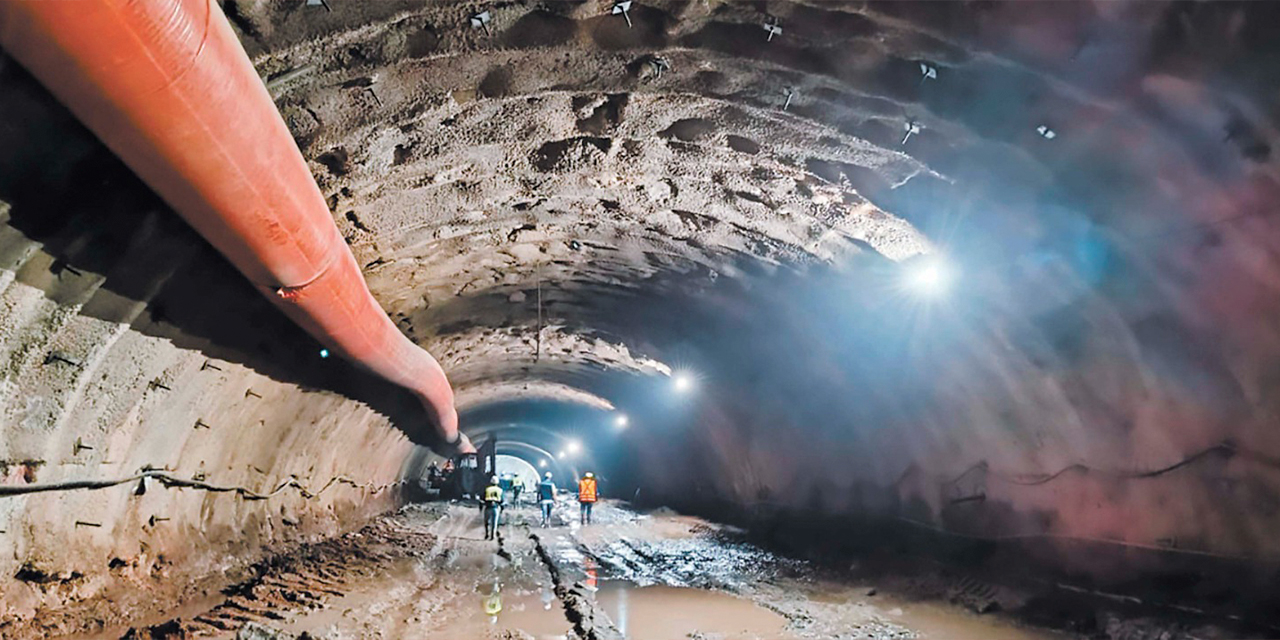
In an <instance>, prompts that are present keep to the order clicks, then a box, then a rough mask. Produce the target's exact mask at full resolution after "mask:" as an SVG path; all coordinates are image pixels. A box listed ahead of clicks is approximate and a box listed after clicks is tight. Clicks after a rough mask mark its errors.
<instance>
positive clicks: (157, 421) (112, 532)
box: [0, 201, 412, 637]
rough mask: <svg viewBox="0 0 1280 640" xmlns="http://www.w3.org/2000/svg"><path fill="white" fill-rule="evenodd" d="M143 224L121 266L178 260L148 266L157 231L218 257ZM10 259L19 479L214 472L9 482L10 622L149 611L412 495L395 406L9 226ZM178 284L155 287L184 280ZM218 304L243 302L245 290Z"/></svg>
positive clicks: (12, 422)
mask: <svg viewBox="0 0 1280 640" xmlns="http://www.w3.org/2000/svg"><path fill="white" fill-rule="evenodd" d="M9 212H10V208H9V205H8V204H6V203H4V202H2V201H0V222H5V223H8V222H10V220H9ZM79 229H80V230H81V234H82V235H89V234H90V233H91V231H97V232H100V229H97V228H95V227H94V226H92V225H84V226H81V227H79ZM134 231H139V232H140V233H141V237H140V238H139V239H138V242H139V243H140V244H139V245H136V246H134V247H132V248H133V249H135V251H133V252H132V257H133V260H131V259H130V258H129V257H128V254H129V253H130V252H128V251H125V252H118V253H119V257H120V261H121V262H122V263H123V264H117V265H116V266H115V268H114V269H113V270H112V271H111V276H118V278H117V279H121V280H127V279H128V278H127V277H126V276H125V272H127V271H130V270H138V271H140V272H142V273H146V274H148V275H149V277H153V278H156V279H157V281H163V280H164V279H165V276H164V275H163V274H165V273H166V269H165V268H163V263H161V262H159V261H157V262H153V263H151V264H146V263H147V262H148V259H154V258H157V257H158V256H156V255H155V254H154V253H153V252H152V253H149V252H148V251H144V250H142V249H141V247H142V246H145V245H147V244H151V245H153V246H156V247H163V249H164V251H167V252H169V253H170V254H171V255H174V256H176V255H185V256H187V259H188V260H191V261H193V262H194V263H195V264H197V265H205V266H207V262H208V261H209V258H205V259H204V260H203V261H202V260H201V259H199V258H198V256H200V254H201V253H202V248H201V247H202V245H201V243H200V242H199V240H198V239H195V238H192V237H190V236H186V235H183V234H177V235H176V236H175V235H166V234H164V233H163V232H161V231H159V230H157V228H155V227H154V226H152V227H150V228H149V230H146V231H144V230H141V229H137V228H135V229H134ZM75 235H76V234H75V232H63V234H62V235H61V239H62V241H65V244H63V243H61V242H59V243H57V244H59V246H63V247H65V246H73V245H75V244H76V241H75V239H74V236H75ZM161 240H164V241H166V242H161ZM121 248H123V247H117V248H116V249H117V250H118V249H121ZM192 256H197V257H194V258H193V257H192ZM80 262H81V261H76V262H73V264H80ZM176 262H177V264H184V262H183V261H181V260H178V261H176ZM0 263H2V264H0V317H3V318H4V322H3V323H0V366H2V367H3V378H2V382H0V478H2V479H0V482H3V485H4V487H5V488H20V487H30V486H40V485H45V484H49V483H60V482H67V481H78V480H110V479H118V478H126V477H129V476H132V475H134V474H137V473H138V472H139V471H141V470H144V469H148V468H150V469H156V470H161V471H163V472H165V473H167V474H169V475H170V476H172V477H174V478H178V479H182V480H191V481H196V482H202V483H205V486H204V488H201V487H168V486H166V485H165V484H164V483H162V482H159V481H157V480H148V481H147V482H146V490H145V493H143V494H142V495H139V494H138V490H139V482H137V481H135V482H128V483H124V484H120V485H117V486H113V487H109V488H103V489H98V490H76V491H55V492H48V493H38V494H32V495H20V496H0V540H3V545H4V547H5V548H6V549H8V550H9V552H7V553H5V554H3V555H0V593H2V594H3V597H2V598H0V635H5V636H10V635H11V634H12V635H13V636H14V637H18V636H22V635H23V634H32V635H39V634H43V633H52V632H54V631H61V632H68V631H87V630H92V629H93V628H94V627H100V626H110V625H111V624H112V623H114V622H118V621H120V620H122V619H129V618H133V617H138V616H141V617H143V618H144V619H145V617H146V615H147V614H148V613H149V612H153V611H156V610H157V609H158V608H163V607H165V606H172V605H173V604H174V603H175V602H176V601H177V600H178V598H180V597H183V596H190V595H191V592H189V591H188V589H191V588H193V586H194V585H196V584H197V581H198V580H199V579H203V578H209V577H212V579H214V580H225V579H226V576H227V575H234V572H235V570H236V569H237V568H238V567H242V566H244V565H246V564H247V563H248V562H249V561H251V560H254V559H256V558H258V557H260V556H261V555H262V554H263V553H265V552H268V551H270V550H272V549H280V548H283V547H284V546H285V545H288V544H290V543H295V542H298V541H303V540H314V539H316V538H319V537H324V536H330V535H333V534H334V533H335V532H338V531H339V530H346V529H350V528H352V527H356V526H358V525H359V524H360V523H361V522H362V521H364V520H365V519H367V518H368V517H370V516H371V515H374V514H377V513H380V512H384V511H386V510H388V509H391V508H394V506H395V505H396V504H397V502H398V499H399V485H398V479H399V473H400V464H401V462H402V461H403V460H404V459H405V457H406V456H408V454H409V451H410V449H411V448H412V445H411V444H410V442H409V441H408V439H407V438H406V437H405V436H404V435H403V433H401V432H400V431H397V430H395V429H393V428H392V427H391V426H390V423H389V420H388V418H387V417H386V416H385V415H383V414H381V413H378V412H376V411H375V410H373V409H371V408H370V407H369V406H367V405H365V404H362V403H359V402H356V401H353V400H349V399H347V398H345V397H343V396H340V395H338V394H336V393H332V392H329V391H323V390H320V389H317V388H314V387H309V386H306V385H300V384H298V383H297V382H294V381H288V380H282V379H278V378H273V377H272V375H269V374H268V373H263V372H261V371H259V370H256V369H255V368H254V367H252V366H249V365H247V364H246V363H247V362H251V360H252V359H249V358H242V357H237V356H236V354H235V352H234V351H229V350H227V349H226V348H215V347H214V345H213V343H212V342H211V341H209V340H208V339H207V338H200V337H193V336H189V335H186V334H184V332H183V329H181V328H179V327H177V326H174V325H173V324H172V320H165V319H160V318H157V316H159V315H161V313H160V310H159V308H158V307H159V304H158V303H156V301H154V300H132V299H129V298H127V297H124V296H122V295H121V294H120V293H119V291H120V290H121V289H122V288H127V287H113V286H109V285H108V282H114V281H115V280H113V278H112V277H106V278H104V277H103V276H101V275H98V274H94V273H92V272H89V271H82V270H81V269H77V268H76V267H75V266H71V264H68V263H65V262H64V261H63V260H61V259H60V258H57V257H55V256H54V255H52V254H51V253H49V252H48V251H46V250H45V248H44V245H42V243H40V242H37V241H35V240H32V239H30V238H28V237H27V236H26V235H24V233H23V232H22V231H21V230H19V229H17V228H15V227H14V226H12V225H10V224H4V225H3V226H0ZM186 264H189V263H186ZM215 266H216V265H215ZM148 267H150V268H152V269H154V271H151V270H149V269H148ZM82 268H83V267H82ZM172 270H173V263H170V266H169V268H168V270H167V271H168V275H170V276H171V275H172ZM214 271H217V272H221V269H214ZM157 273H159V274H161V275H156V274H157ZM231 277H234V276H231ZM177 280H178V281H179V282H180V283H185V284H191V283H190V280H189V279H185V280H184V278H182V277H179V278H178V279H177ZM207 284H208V283H207V282H206V285H207ZM104 285H108V286H104ZM245 289H246V290H247V291H248V294H249V295H250V296H253V295H254V294H253V292H252V290H251V289H249V288H248V287H247V286H246V287H245ZM164 290H165V288H164V287H163V286H157V287H155V288H154V289H153V292H154V293H157V295H159V296H161V297H163V296H165V295H170V294H165V293H164ZM210 291H211V289H205V290H203V291H201V290H199V289H196V290H190V291H188V292H187V295H188V296H193V297H198V296H201V295H207V294H209V292H210ZM248 300H250V301H251V300H253V299H252V298H249V299H248ZM221 304H223V305H230V306H231V307H232V308H233V309H234V307H235V306H236V305H237V302H236V298H235V297H234V296H233V297H229V298H225V299H223V300H222V302H221ZM253 306H254V305H253V304H250V303H247V302H246V304H244V305H243V310H244V311H246V312H248V311H250V310H251V309H252V308H253ZM260 331H262V332H263V335H261V336H259V337H260V338H262V339H265V340H268V341H273V340H276V339H279V338H280V337H281V336H280V331H281V330H280V329H279V328H278V326H276V325H272V324H270V323H267V324H266V325H263V326H262V327H260ZM202 347H203V348H202ZM210 352H216V353H218V354H219V355H222V356H223V357H222V358H220V357H216V356H211V355H209V353H210ZM224 358H226V359H224ZM264 370H266V371H270V369H269V368H268V369H264ZM291 479H292V480H294V481H295V483H294V484H289V483H290V481H291ZM209 488H214V489H227V490H225V491H224V490H209ZM236 489H244V490H245V491H244V492H241V491H237V490H236ZM264 496H265V497H264ZM153 518H154V519H153ZM37 615H39V619H38V622H37V623H36V624H38V626H30V625H31V624H32V622H31V621H32V620H33V619H34V618H36V616H37Z"/></svg>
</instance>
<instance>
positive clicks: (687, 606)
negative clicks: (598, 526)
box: [596, 581, 787, 640]
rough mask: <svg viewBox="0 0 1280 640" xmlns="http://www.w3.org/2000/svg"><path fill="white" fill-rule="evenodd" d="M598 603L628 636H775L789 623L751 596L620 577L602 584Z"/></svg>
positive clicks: (739, 639) (640, 639)
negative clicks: (645, 583) (641, 584)
mask: <svg viewBox="0 0 1280 640" xmlns="http://www.w3.org/2000/svg"><path fill="white" fill-rule="evenodd" d="M596 606H597V607H598V610H599V611H601V612H603V613H605V614H606V615H608V616H609V618H610V619H612V620H613V623H614V625H615V626H617V627H618V630H619V631H621V632H622V636H623V637H624V638H628V639H630V640H669V639H670V638H692V637H702V636H700V635H698V634H702V635H705V636H707V637H713V638H723V639H724V640H754V639H756V638H777V637H778V636H779V635H780V634H781V633H782V629H783V626H784V625H786V622H787V621H786V619H784V618H783V617H782V616H780V615H778V614H776V613H774V612H772V611H769V610H766V609H762V608H760V607H758V606H756V605H755V604H754V603H753V602H751V601H750V600H744V599H742V598H736V597H734V596H731V595H727V594H724V593H717V592H714V591H704V590H702V589H689V588H685V587H666V586H653V587H637V586H635V585H633V584H632V583H630V582H620V581H605V582H602V583H601V585H600V590H599V591H598V592H597V593H596Z"/></svg>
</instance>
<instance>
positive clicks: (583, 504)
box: [578, 471, 600, 524]
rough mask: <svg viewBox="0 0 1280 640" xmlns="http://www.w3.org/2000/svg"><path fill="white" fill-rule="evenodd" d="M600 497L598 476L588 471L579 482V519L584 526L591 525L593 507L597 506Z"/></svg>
mask: <svg viewBox="0 0 1280 640" xmlns="http://www.w3.org/2000/svg"><path fill="white" fill-rule="evenodd" d="M599 497H600V492H599V489H598V488H597V487H596V475H595V474H594V473H591V472H590V471H588V472H587V473H586V474H585V475H583V476H582V479H581V480H579V481H578V519H579V520H580V521H581V523H582V524H591V507H593V506H595V504H596V500H597V499H599Z"/></svg>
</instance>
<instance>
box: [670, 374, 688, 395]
mask: <svg viewBox="0 0 1280 640" xmlns="http://www.w3.org/2000/svg"><path fill="white" fill-rule="evenodd" d="M671 386H672V387H673V388H675V390H676V391H677V392H679V393H686V392H688V391H691V390H693V376H691V375H689V374H687V373H677V374H676V375H675V376H674V377H673V379H672V381H671Z"/></svg>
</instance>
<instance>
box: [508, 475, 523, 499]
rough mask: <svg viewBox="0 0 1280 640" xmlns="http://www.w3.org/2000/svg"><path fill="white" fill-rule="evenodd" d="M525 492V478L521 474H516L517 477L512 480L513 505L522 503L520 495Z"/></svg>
mask: <svg viewBox="0 0 1280 640" xmlns="http://www.w3.org/2000/svg"><path fill="white" fill-rule="evenodd" d="M523 491H524V476H522V475H520V474H516V477H514V478H512V479H511V503H512V504H519V503H520V494H521V492H523Z"/></svg>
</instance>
